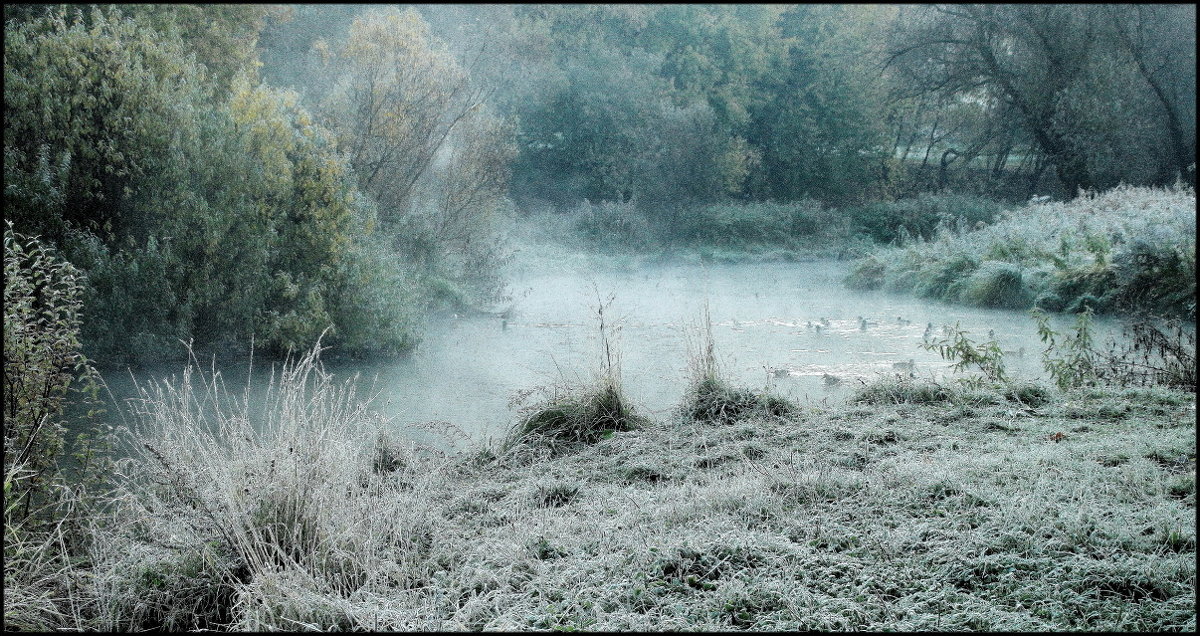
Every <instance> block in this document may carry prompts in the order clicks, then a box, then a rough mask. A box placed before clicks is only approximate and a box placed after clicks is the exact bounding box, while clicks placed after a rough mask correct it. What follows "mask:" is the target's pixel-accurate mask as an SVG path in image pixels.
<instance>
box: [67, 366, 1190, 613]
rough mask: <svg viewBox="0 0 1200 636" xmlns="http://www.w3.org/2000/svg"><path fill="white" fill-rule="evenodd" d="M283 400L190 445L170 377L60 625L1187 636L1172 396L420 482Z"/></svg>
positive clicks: (325, 412)
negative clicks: (72, 615) (71, 617)
mask: <svg viewBox="0 0 1200 636" xmlns="http://www.w3.org/2000/svg"><path fill="white" fill-rule="evenodd" d="M304 373H305V369H304V366H303V365H301V367H300V368H299V369H298V370H295V372H294V374H293V375H292V376H290V377H284V378H281V380H280V383H279V386H280V387H281V389H280V390H279V391H277V392H276V393H275V394H274V395H275V398H274V399H273V401H271V402H270V403H268V404H267V405H265V407H266V409H267V412H270V413H272V414H273V416H272V419H270V420H269V421H268V422H267V424H266V425H265V426H260V427H259V429H258V430H259V431H260V432H257V433H256V432H255V431H254V428H253V427H251V426H249V423H248V420H246V419H245V418H243V417H242V416H241V415H239V411H238V409H237V408H234V409H232V410H230V411H229V412H227V413H226V414H225V415H224V416H223V417H222V418H221V419H222V421H223V422H224V427H225V428H224V430H223V432H222V433H220V434H219V435H218V436H217V437H216V438H210V437H209V434H208V433H201V432H200V431H201V430H203V429H204V426H203V425H202V424H201V422H200V421H199V420H198V419H197V415H198V413H199V405H200V404H202V403H204V401H205V390H204V388H203V383H202V382H201V381H200V379H197V378H196V377H192V378H191V379H190V380H188V382H189V384H188V385H186V386H192V387H193V388H194V390H195V393H193V394H191V395H189V394H188V393H187V391H186V390H183V388H177V389H176V390H173V391H172V390H164V391H163V392H161V393H158V394H152V395H148V397H150V398H152V399H151V401H149V402H147V403H146V405H145V417H143V419H142V421H143V426H145V427H147V428H148V429H149V428H155V427H157V428H158V430H159V432H158V433H155V434H150V433H149V432H145V433H143V435H144V437H142V438H141V440H142V441H145V442H148V443H149V446H144V447H143V449H145V451H146V452H144V453H142V457H141V458H140V459H134V460H129V461H127V462H125V463H124V464H123V465H122V475H119V476H118V477H119V478H120V479H121V480H122V483H123V485H124V487H125V496H124V498H123V499H121V505H120V506H119V509H118V512H117V513H115V514H116V515H117V516H116V517H114V520H117V521H120V523H116V524H112V525H111V526H110V527H108V528H105V529H98V530H97V532H98V535H97V538H98V541H97V543H96V547H95V549H94V550H93V559H94V562H93V565H92V566H91V569H89V570H88V571H87V572H86V573H83V574H79V580H80V581H81V582H80V583H79V586H78V588H77V594H78V595H79V599H80V603H82V604H83V605H85V606H86V609H85V610H83V611H81V613H80V616H86V617H88V618H86V623H87V626H90V627H93V628H115V629H123V630H124V629H134V628H145V627H173V628H184V629H186V628H194V627H220V626H222V624H227V626H228V627H229V628H232V629H240V630H246V629H303V628H317V629H330V628H365V629H381V630H405V629H440V630H459V629H464V630H477V629H590V630H606V629H608V630H633V629H645V630H665V629H731V628H732V629H795V628H816V629H839V630H840V629H846V630H849V629H896V630H914V629H981V630H1050V629H1055V630H1057V629H1084V630H1126V629H1128V630H1181V631H1192V630H1194V629H1195V627H1196V611H1195V590H1196V587H1195V583H1196V525H1195V505H1196V493H1195V475H1196V463H1195V458H1196V442H1195V439H1196V437H1195V433H1196V430H1195V418H1196V411H1195V397H1194V394H1191V393H1180V392H1174V391H1168V390H1163V389H1123V390H1119V389H1098V388H1090V389H1080V390H1076V391H1073V392H1068V393H1063V394H1059V393H1028V394H1024V401H1021V395H1022V394H1020V393H1017V394H1014V395H1012V396H1010V397H1003V396H1001V395H1000V394H999V393H996V392H993V391H991V390H988V389H980V390H968V389H965V388H961V387H958V386H951V387H949V388H948V389H947V390H946V391H942V392H941V394H940V395H941V397H942V398H943V399H937V398H936V397H932V398H931V397H928V396H930V395H935V394H936V392H925V393H922V392H920V391H908V392H905V391H901V390H897V386H896V385H895V384H892V385H889V384H887V382H888V381H886V380H884V381H881V382H882V384H880V385H876V386H875V387H868V388H866V389H864V390H863V391H862V392H861V393H860V394H859V400H858V401H850V402H847V403H846V404H840V405H832V406H820V407H818V406H804V407H801V409H800V411H799V412H798V414H795V415H790V416H786V417H775V416H765V417H764V416H759V415H754V414H753V413H750V414H748V415H745V416H743V417H742V418H740V419H737V420H735V421H733V422H731V423H723V424H717V423H711V422H703V421H694V420H689V419H685V418H684V417H683V416H679V417H676V418H668V419H666V420H663V421H656V422H649V423H647V424H646V425H645V427H644V428H642V429H640V430H636V431H630V432H619V433H615V434H612V435H608V436H606V437H607V438H606V439H602V440H601V441H599V442H597V443H595V444H591V445H587V446H581V447H578V448H576V449H575V450H573V451H569V452H559V453H557V454H553V455H552V454H551V453H550V452H549V450H547V449H546V448H545V447H542V446H539V445H536V444H533V443H521V444H515V445H512V446H511V447H510V448H509V450H507V451H506V452H499V451H498V448H499V447H492V448H491V450H481V449H479V448H473V449H471V450H470V451H468V452H463V453H459V454H453V455H447V454H444V453H440V452H436V451H432V450H430V449H428V448H423V447H420V446H418V445H415V444H413V443H411V442H403V441H400V440H398V439H396V438H388V437H387V436H383V437H380V436H378V435H377V431H378V430H380V428H381V427H382V426H383V423H382V422H380V421H378V420H376V419H374V418H373V417H372V416H371V415H370V414H369V413H367V412H365V411H356V410H355V409H354V408H353V407H352V405H353V404H354V403H355V399H356V398H355V397H354V396H353V395H347V394H345V393H342V394H339V393H338V391H339V389H338V385H336V384H334V383H332V382H330V381H329V380H328V379H321V378H320V377H319V375H318V374H317V372H316V370H309V371H308V372H307V373H308V380H307V386H308V389H307V390H304V391H301V390H299V387H300V386H302V385H303V384H304V383H303V382H302V381H301V380H302V377H303V374H304ZM184 388H186V387H184ZM910 388H911V387H910ZM905 395H908V396H909V397H910V398H912V399H917V398H913V396H919V395H925V396H926V397H925V398H923V399H928V400H933V401H928V402H923V403H913V402H899V403H897V400H898V399H902V397H903V396H905ZM1034 398H1036V399H1034ZM249 411H250V412H251V414H253V412H254V411H255V407H254V406H253V405H252V406H251V408H250V409H249Z"/></svg>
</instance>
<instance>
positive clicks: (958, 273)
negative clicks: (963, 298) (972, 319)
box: [913, 254, 979, 300]
mask: <svg viewBox="0 0 1200 636" xmlns="http://www.w3.org/2000/svg"><path fill="white" fill-rule="evenodd" d="M978 268H979V261H978V260H976V258H975V257H974V256H971V255H969V254H952V255H950V256H949V257H947V258H944V259H937V260H934V261H933V262H930V263H928V264H927V265H926V266H925V267H924V268H922V270H920V271H919V272H918V274H917V277H916V287H914V288H913V293H915V294H916V295H918V296H921V297H924V298H936V299H938V300H957V298H958V290H959V288H960V287H961V285H962V283H963V281H964V280H966V278H967V277H969V276H970V275H971V274H973V273H975V270H976V269H978Z"/></svg>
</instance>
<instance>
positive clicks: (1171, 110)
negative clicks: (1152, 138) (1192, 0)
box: [1104, 4, 1196, 185]
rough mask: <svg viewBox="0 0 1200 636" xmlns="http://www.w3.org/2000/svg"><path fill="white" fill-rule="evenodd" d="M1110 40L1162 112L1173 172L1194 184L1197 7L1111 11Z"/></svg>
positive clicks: (1132, 7)
mask: <svg viewBox="0 0 1200 636" xmlns="http://www.w3.org/2000/svg"><path fill="white" fill-rule="evenodd" d="M1104 11H1105V14H1106V17H1107V18H1108V25H1109V27H1110V28H1111V29H1112V37H1113V40H1114V41H1115V42H1116V43H1117V46H1118V47H1119V48H1120V50H1121V51H1122V52H1124V53H1125V54H1126V55H1128V56H1129V58H1130V59H1131V60H1132V61H1133V64H1134V65H1135V67H1136V68H1137V72H1138V74H1139V75H1140V77H1141V79H1142V80H1143V81H1145V83H1146V85H1147V86H1148V87H1149V88H1150V90H1151V91H1152V92H1153V95H1154V98H1155V100H1156V101H1157V103H1158V106H1159V107H1160V108H1161V109H1162V124H1161V127H1162V129H1163V132H1164V133H1165V137H1166V139H1167V146H1168V147H1169V148H1170V159H1171V164H1172V167H1173V168H1174V172H1175V173H1176V175H1178V176H1179V177H1180V178H1182V179H1184V180H1186V181H1188V182H1189V183H1191V184H1192V185H1195V183H1196V167H1195V163H1196V7H1195V5H1190V4H1189V5H1110V6H1105V7H1104Z"/></svg>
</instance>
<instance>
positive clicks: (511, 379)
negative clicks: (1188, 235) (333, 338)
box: [105, 262, 1119, 439]
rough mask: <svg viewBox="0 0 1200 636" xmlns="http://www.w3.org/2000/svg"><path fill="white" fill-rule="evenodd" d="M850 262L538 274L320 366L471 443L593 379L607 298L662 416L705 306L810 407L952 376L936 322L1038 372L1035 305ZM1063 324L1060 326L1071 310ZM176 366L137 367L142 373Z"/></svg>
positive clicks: (745, 378)
mask: <svg viewBox="0 0 1200 636" xmlns="http://www.w3.org/2000/svg"><path fill="white" fill-rule="evenodd" d="M845 272H846V264H845V263H839V262H818V263H769V264H740V265H668V266H658V267H653V268H649V269H642V270H638V271H634V272H594V273H591V274H586V275H579V274H576V273H570V272H565V271H564V272H541V273H536V274H529V275H526V276H524V277H522V278H521V279H519V280H517V281H515V282H514V283H513V284H512V287H511V289H512V291H513V301H512V304H511V307H504V308H502V309H507V310H508V311H507V312H506V313H505V314H504V315H503V316H501V315H500V314H499V312H497V314H496V315H486V316H472V317H465V316H464V317H458V316H448V317H446V318H445V319H444V320H441V321H438V322H437V323H435V324H433V325H431V326H430V328H429V330H428V333H427V334H426V337H425V340H424V341H423V342H422V344H421V346H420V347H419V348H418V349H417V351H416V352H415V353H413V354H412V355H411V356H409V357H407V358H404V359H401V360H396V361H390V362H387V363H371V364H362V363H356V364H351V363H330V364H327V365H326V369H327V370H329V371H331V372H333V373H334V374H335V376H336V377H338V378H349V377H351V376H353V375H354V374H356V373H357V374H359V376H360V380H359V392H360V394H362V395H366V394H374V395H376V396H377V397H376V399H375V402H374V406H375V408H376V409H378V410H379V411H381V412H382V413H384V414H385V415H386V416H388V417H390V418H392V420H393V421H394V422H395V424H396V425H397V427H398V428H406V427H407V425H410V424H413V423H419V422H431V421H445V422H450V423H451V424H453V425H455V426H457V427H458V428H460V429H462V430H463V431H464V432H465V433H466V434H467V435H469V436H471V437H473V438H477V439H478V438H485V437H489V436H490V437H498V436H501V435H503V433H504V431H505V429H506V428H507V426H509V425H510V424H511V423H512V422H513V421H514V420H515V419H516V418H517V417H519V416H520V408H521V401H520V397H521V396H522V395H523V394H525V393H528V392H529V390H531V389H537V388H538V387H554V386H563V385H571V384H579V383H588V382H591V381H593V380H594V378H595V377H596V376H597V373H598V372H599V369H600V366H601V360H602V359H603V358H602V356H603V353H602V348H601V344H602V343H601V339H600V329H599V325H600V321H599V316H598V309H599V308H600V307H601V306H604V312H603V318H604V321H605V323H606V325H608V326H609V328H610V329H609V335H610V342H609V345H610V349H609V350H610V352H611V353H612V354H613V355H614V356H615V357H616V358H617V359H618V360H619V368H620V371H621V378H622V381H623V386H624V388H625V391H626V394H627V395H628V397H630V398H631V399H632V401H633V403H634V404H635V405H636V407H637V408H639V409H640V410H641V412H643V413H644V414H647V415H650V416H652V417H668V416H669V415H670V412H671V410H672V409H673V408H675V407H676V405H678V404H679V402H680V400H681V398H682V396H683V394H684V392H685V390H686V386H687V383H688V379H689V376H690V371H689V360H690V359H692V358H693V357H694V356H695V355H696V353H697V351H698V348H699V342H700V338H699V336H700V334H701V332H702V325H703V320H704V313H705V309H706V307H707V311H708V315H709V318H710V321H711V325H712V336H713V340H714V343H715V351H716V354H717V358H718V360H719V363H720V367H721V370H722V373H723V374H724V375H725V377H726V378H728V379H729V380H730V381H731V382H733V383H734V384H737V385H742V386H747V387H750V388H756V389H761V388H770V389H771V390H774V391H776V392H778V393H780V394H782V395H785V396H787V397H790V398H793V399H795V400H798V401H802V402H820V401H830V402H832V401H837V400H841V399H843V398H844V397H845V396H846V395H847V394H848V393H849V392H850V391H851V390H852V389H853V388H854V387H856V386H860V385H861V383H863V382H867V381H870V380H871V379H874V378H876V377H878V376H879V375H881V374H885V375H886V374H895V373H902V374H908V373H913V374H915V375H917V376H919V377H939V378H940V377H943V376H945V375H946V374H947V373H949V368H948V367H949V363H948V362H946V361H944V360H942V359H941V358H940V357H939V356H938V355H937V353H935V352H929V351H925V350H923V349H922V348H921V347H920V345H921V343H922V342H923V340H924V338H925V336H926V333H927V330H928V327H929V325H931V324H932V325H933V329H932V335H933V336H934V337H937V336H940V335H941V326H942V325H953V324H956V323H957V324H958V325H959V326H960V327H961V328H963V329H966V330H967V331H969V332H970V337H971V338H972V339H973V340H976V341H977V342H978V341H982V340H986V339H988V338H989V332H991V333H992V334H993V335H994V337H995V339H996V340H997V341H998V342H999V344H1000V346H1001V348H1003V349H1005V350H1007V351H1009V352H1011V353H1010V354H1009V355H1008V356H1006V362H1007V364H1008V367H1009V369H1008V370H1009V372H1010V374H1011V375H1013V376H1015V377H1025V378H1038V377H1043V376H1045V374H1044V372H1043V371H1042V369H1041V364H1040V362H1041V357H1040V352H1041V350H1042V348H1043V345H1042V343H1041V342H1040V341H1039V340H1038V337H1037V333H1036V326H1035V324H1034V322H1033V320H1032V319H1031V318H1030V317H1029V315H1028V313H1027V312H1025V311H1008V310H992V309H981V308H972V307H963V306H959V305H949V304H945V303H940V302H931V301H927V300H924V299H918V298H915V297H912V296H908V295H899V294H890V293H885V292H855V291H850V290H847V289H845V288H844V287H843V286H842V285H841V283H840V281H841V279H842V277H843V276H844V275H845ZM1057 322H1058V328H1059V329H1060V330H1061V329H1062V328H1063V327H1065V326H1066V325H1068V324H1069V322H1070V318H1069V317H1064V318H1060V319H1058V320H1057ZM1096 327H1097V341H1098V342H1099V341H1102V340H1103V339H1104V338H1105V337H1106V336H1108V335H1110V334H1113V333H1115V332H1118V331H1119V325H1118V324H1117V323H1116V322H1115V321H1113V320H1104V319H1098V320H1097V321H1096ZM178 367H179V365H176V367H175V368H170V367H165V366H163V365H158V366H155V367H149V368H144V369H141V370H138V371H136V372H135V373H134V375H135V376H136V377H137V378H138V380H139V381H142V382H144V381H146V380H149V379H152V378H162V377H166V376H169V375H170V374H172V373H175V374H177V373H178V372H179V368H178ZM263 368H264V364H263V363H262V362H259V363H258V365H257V368H256V372H255V374H254V377H253V378H252V380H251V384H252V385H254V386H255V389H256V390H261V387H262V386H264V385H265V383H266V381H267V378H268V373H266V372H265V371H264V370H263ZM224 374H225V376H226V377H227V378H228V379H229V382H230V384H231V386H232V388H234V389H236V390H240V389H241V388H242V387H244V386H245V384H246V381H245V377H246V367H245V364H242V365H228V366H226V367H224ZM105 377H106V381H107V382H108V384H109V386H110V388H111V389H112V390H113V393H114V394H115V395H116V396H117V397H118V398H124V397H128V396H131V395H134V389H133V382H132V381H131V380H130V375H129V373H128V372H124V371H123V372H111V371H110V372H109V373H106V374H105ZM536 397H537V394H536V393H535V394H534V395H532V396H530V397H528V398H526V399H525V401H524V403H525V404H526V405H528V404H530V403H531V402H532V401H534V400H536Z"/></svg>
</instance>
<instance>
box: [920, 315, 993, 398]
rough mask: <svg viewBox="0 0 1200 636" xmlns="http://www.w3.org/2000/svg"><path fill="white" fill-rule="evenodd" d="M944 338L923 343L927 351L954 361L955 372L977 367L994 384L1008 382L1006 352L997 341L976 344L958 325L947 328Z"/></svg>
mask: <svg viewBox="0 0 1200 636" xmlns="http://www.w3.org/2000/svg"><path fill="white" fill-rule="evenodd" d="M945 331H946V334H945V336H943V337H942V338H938V339H936V340H932V341H930V342H923V343H921V345H920V346H921V348H923V349H925V350H926V351H937V352H938V355H940V356H942V359H944V360H953V361H954V367H953V368H954V370H955V371H962V370H964V369H967V368H969V367H975V368H977V369H979V370H980V371H981V372H983V374H984V377H986V378H987V379H988V380H990V381H991V382H993V383H1003V382H1005V381H1006V380H1007V377H1006V374H1005V371H1004V352H1003V351H1001V350H1000V345H998V344H996V341H995V340H989V341H987V342H984V343H979V344H976V343H975V342H974V341H972V340H971V339H970V338H968V337H967V335H968V333H969V332H967V331H964V330H962V329H960V328H959V326H958V325H957V324H955V325H954V326H953V327H946V329H945Z"/></svg>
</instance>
